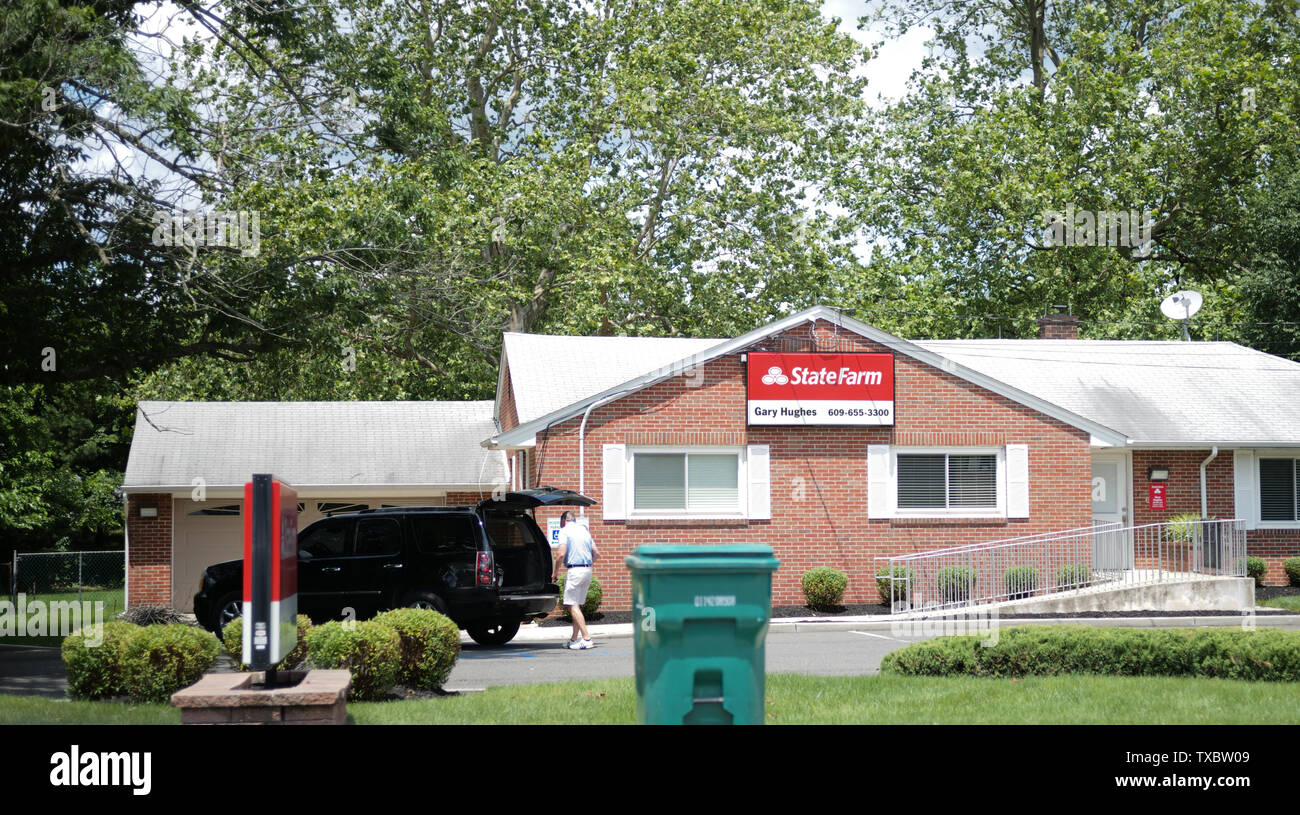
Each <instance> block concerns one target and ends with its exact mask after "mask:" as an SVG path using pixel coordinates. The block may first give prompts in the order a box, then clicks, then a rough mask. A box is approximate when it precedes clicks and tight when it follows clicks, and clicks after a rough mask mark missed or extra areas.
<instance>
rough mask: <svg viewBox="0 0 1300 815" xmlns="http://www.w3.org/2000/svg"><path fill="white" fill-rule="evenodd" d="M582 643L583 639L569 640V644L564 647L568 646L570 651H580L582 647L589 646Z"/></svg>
mask: <svg viewBox="0 0 1300 815" xmlns="http://www.w3.org/2000/svg"><path fill="white" fill-rule="evenodd" d="M582 643H583V640H569V644H568V645H566V646H564V647H565V648H568V649H569V650H570V651H581V650H582V649H584V648H590V647H591V646H589V645H583V644H582Z"/></svg>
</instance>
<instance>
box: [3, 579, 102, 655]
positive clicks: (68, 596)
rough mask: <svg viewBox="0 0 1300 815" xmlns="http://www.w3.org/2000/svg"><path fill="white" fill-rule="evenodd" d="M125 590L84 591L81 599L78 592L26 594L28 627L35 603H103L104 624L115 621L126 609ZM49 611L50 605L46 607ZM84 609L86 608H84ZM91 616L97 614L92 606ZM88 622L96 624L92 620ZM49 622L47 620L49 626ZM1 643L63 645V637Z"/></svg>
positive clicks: (17, 638)
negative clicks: (32, 606)
mask: <svg viewBox="0 0 1300 815" xmlns="http://www.w3.org/2000/svg"><path fill="white" fill-rule="evenodd" d="M13 599H14V598H12V597H7V596H5V597H0V600H8V601H10V602H13ZM125 599H126V596H125V590H124V589H120V588H119V589H96V590H94V591H83V592H81V595H80V597H78V595H77V592H75V591H70V592H45V593H41V594H24V602H25V603H26V606H27V608H28V614H27V618H28V625H30V624H31V621H32V618H33V615H32V613H31V604H32V603H33V602H35V601H38V600H39V601H41V602H43V603H46V604H48V603H76V602H78V601H80V602H83V603H103V604H104V607H103V608H104V622H108V621H109V620H112V619H114V618H115V617H116V616H117V615H118V614H121V613H122V611H124V610H125V608H126V603H125ZM46 608H47V609H48V605H47V606H46ZM83 608H84V607H83ZM91 614H92V615H94V614H95V607H94V606H91ZM86 622H94V618H93V616H92V618H91V619H90V620H88V621H86ZM48 624H49V620H48V618H47V625H48ZM0 643H2V644H4V645H56V646H57V645H62V644H63V637H61V636H26V637H17V636H13V637H0Z"/></svg>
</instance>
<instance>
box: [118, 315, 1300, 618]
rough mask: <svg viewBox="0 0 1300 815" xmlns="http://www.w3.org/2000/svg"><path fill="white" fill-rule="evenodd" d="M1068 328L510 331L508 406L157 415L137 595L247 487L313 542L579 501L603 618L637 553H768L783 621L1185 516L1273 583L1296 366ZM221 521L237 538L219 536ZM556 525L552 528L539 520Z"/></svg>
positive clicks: (1294, 437)
mask: <svg viewBox="0 0 1300 815" xmlns="http://www.w3.org/2000/svg"><path fill="white" fill-rule="evenodd" d="M1076 325H1077V324H1076V323H1075V322H1074V320H1073V318H1070V317H1069V316H1067V315H1052V316H1051V317H1050V318H1045V320H1044V326H1043V329H1044V333H1043V336H1044V337H1050V339H1040V340H953V341H907V340H902V339H899V338H897V337H893V336H891V335H889V334H886V333H884V332H882V331H879V330H877V329H874V328H872V327H870V326H868V325H865V324H863V323H861V322H859V321H857V320H854V319H851V318H848V317H845V316H843V315H841V314H840V313H839V312H837V311H835V310H833V309H829V308H825V307H817V308H813V309H809V310H806V311H803V312H800V313H798V314H795V315H792V316H790V317H787V318H784V319H781V320H778V321H776V322H774V323H771V324H770V325H767V326H763V327H761V328H758V329H756V330H754V331H752V332H750V333H748V334H745V335H744V336H741V337H736V338H730V339H728V338H719V339H660V338H633V337H560V336H543V335H527V334H515V333H510V334H507V335H505V338H504V342H503V349H502V356H501V367H500V373H499V379H498V387H497V398H496V400H495V402H487V403H477V402H476V403H305V404H304V403H299V404H294V403H287V404H284V405H278V406H277V405H268V404H265V403H261V404H251V405H239V404H234V403H207V404H206V405H205V404H204V403H170V404H162V403H146V404H142V405H141V419H140V421H139V422H138V423H137V428H136V438H135V439H134V440H133V442H132V453H131V461H130V463H129V464H128V468H127V478H126V485H125V487H124V490H125V491H126V492H127V494H128V503H127V514H128V562H129V568H128V601H129V602H132V603H136V602H145V601H146V600H147V601H151V602H172V603H174V604H175V605H177V606H178V607H184V605H185V604H187V603H188V602H189V599H190V596H192V594H193V587H192V586H191V585H190V584H192V583H193V584H197V577H198V572H197V571H196V570H197V569H201V568H202V566H203V565H205V564H206V563H211V562H216V561H217V560H221V559H226V558H228V557H237V556H238V547H239V538H238V531H237V526H235V524H236V523H237V520H238V514H239V510H240V508H239V506H238V501H235V500H227V499H234V498H236V497H237V495H236V493H235V492H234V491H233V490H234V487H235V485H237V484H242V481H243V480H245V479H246V478H247V475H248V474H249V473H251V472H253V471H258V472H263V471H271V472H275V473H276V474H277V475H279V476H281V477H282V478H284V479H285V480H286V481H288V482H289V483H291V484H294V485H295V486H296V487H297V488H298V491H299V495H300V498H305V499H307V500H305V501H304V505H303V508H302V509H303V512H304V517H303V520H302V522H301V525H305V524H306V523H308V522H310V521H311V520H312V519H313V518H314V517H320V516H321V515H322V514H328V513H329V512H335V511H343V510H347V509H349V508H350V507H349V506H348V505H349V504H351V505H357V504H365V505H368V506H379V505H382V504H385V503H397V502H401V503H461V502H473V501H476V500H478V499H479V498H480V497H485V496H486V495H488V494H490V493H491V491H492V489H493V487H494V486H498V485H500V484H501V483H502V482H508V483H509V484H511V485H512V486H514V487H525V486H538V485H551V486H556V487H563V488H569V489H574V490H580V491H582V492H585V494H587V495H589V496H591V497H592V498H594V499H596V501H597V502H598V503H597V504H596V505H595V506H593V507H591V508H590V509H588V510H586V515H587V516H588V521H589V524H590V526H591V530H592V533H593V536H594V537H595V539H596V540H597V542H598V544H599V545H600V548H601V552H602V558H601V560H600V561H598V563H597V566H596V574H597V576H598V577H599V578H600V580H601V581H602V583H603V584H604V587H605V607H606V608H609V609H626V608H629V607H630V605H631V599H630V596H629V580H628V573H627V570H626V568H625V567H624V565H623V557H624V556H625V555H627V554H629V553H630V552H631V551H632V550H633V549H634V548H635V547H636V546H638V545H640V544H645V543H742V542H744V543H766V544H770V545H772V546H773V547H774V548H775V549H776V554H777V557H778V558H779V559H780V560H781V564H782V565H781V569H780V570H779V571H778V572H777V574H776V577H775V584H774V590H775V600H776V602H777V603H780V604H795V603H800V602H802V596H801V593H800V590H799V578H800V575H801V574H802V573H803V572H804V571H805V570H807V569H809V568H812V567H814V566H833V567H835V568H838V569H840V570H842V571H845V572H847V573H848V575H849V578H850V582H849V594H848V596H847V598H846V600H847V601H849V602H866V601H874V597H875V584H874V577H873V576H874V574H875V572H876V570H877V569H878V568H879V567H880V565H881V564H880V562H879V561H878V560H877V558H879V557H882V556H888V555H897V554H903V553H908V552H915V551H920V550H926V549H932V548H936V547H940V546H950V545H954V544H962V543H976V542H982V541H989V540H995V539H1002V538H1010V537H1014V536H1018V535H1024V534H1031V533H1040V532H1051V531H1054V530H1062V529H1070V528H1076V527H1080V526H1086V525H1088V524H1090V523H1093V522H1094V521H1105V522H1122V523H1124V524H1125V525H1135V524H1144V523H1155V522H1162V521H1165V520H1168V519H1169V518H1170V517H1172V516H1173V515H1175V514H1180V513H1197V514H1200V515H1206V516H1210V517H1218V518H1233V517H1237V518H1241V519H1243V521H1245V524H1246V526H1247V529H1248V530H1249V532H1248V547H1249V550H1250V553H1251V554H1258V555H1260V556H1262V557H1264V558H1265V559H1266V560H1267V561H1268V563H1269V572H1268V575H1267V577H1266V578H1265V582H1268V583H1281V582H1285V577H1284V576H1283V574H1282V571H1281V560H1282V559H1283V558H1284V557H1286V556H1290V555H1295V554H1300V514H1297V507H1298V504H1300V484H1298V483H1297V482H1300V478H1298V477H1297V461H1298V460H1300V414H1297V413H1296V412H1295V411H1294V409H1293V406H1294V405H1295V404H1296V403H1297V401H1300V365H1298V364H1296V363H1292V362H1289V361H1287V360H1283V359H1279V358H1277V357H1272V356H1269V355H1267V354H1262V353H1259V352H1256V351H1252V350H1250V349H1247V348H1243V347H1241V346H1237V345H1234V344H1231V343H1188V342H1129V341H1086V340H1078V339H1077V338H1076V337H1077V331H1076ZM212 405H216V406H217V407H212ZM277 411H278V412H277ZM160 416H161V418H159V417H160ZM160 427H164V428H167V429H168V430H174V429H176V428H180V429H181V430H188V431H189V432H188V434H187V433H177V432H164V431H163V430H160V429H159V428H160ZM285 428H296V430H294V431H293V433H292V438H291V439H288V440H282V441H273V439H275V438H277V434H278V433H279V432H280V430H283V429H285ZM277 429H278V430H277ZM272 430H275V431H276V432H271V431H272ZM272 447H273V448H274V449H271V448H272ZM208 473H211V474H213V475H212V476H211V477H208V476H207V475H205V474H208ZM196 477H205V478H207V479H208V480H207V482H206V483H207V484H208V493H207V500H206V501H205V502H203V503H201V504H200V503H199V502H195V501H194V500H193V496H192V495H191V493H192V490H193V489H194V487H193V483H192V482H193V479H194V478H196ZM213 479H215V480H213ZM227 482H229V483H227ZM1153 486H1154V487H1155V488H1157V489H1153ZM214 487H215V489H214ZM227 492H229V495H226V493H227ZM1157 494H1158V496H1159V497H1160V498H1161V500H1162V501H1163V507H1162V508H1153V507H1160V506H1161V500H1157V498H1156V497H1153V496H1155V495H1157ZM214 498H220V499H221V500H219V501H218V500H214ZM149 508H152V509H153V510H154V512H155V513H156V514H154V516H153V517H143V516H142V514H141V513H142V510H146V509H149ZM313 513H315V514H313ZM223 514H224V517H225V519H226V520H225V522H226V524H227V526H229V527H230V528H229V529H227V528H225V527H221V526H220V522H212V521H210V520H208V519H211V518H213V517H222V516H223ZM555 514H557V513H548V512H545V511H541V510H539V512H538V515H539V518H538V520H539V523H540V524H541V525H542V526H543V528H546V526H547V522H548V521H551V520H553V519H554V516H555ZM195 519H199V520H195ZM209 527H211V528H209ZM232 530H233V532H232Z"/></svg>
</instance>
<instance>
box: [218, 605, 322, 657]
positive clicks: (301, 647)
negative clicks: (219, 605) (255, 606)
mask: <svg viewBox="0 0 1300 815" xmlns="http://www.w3.org/2000/svg"><path fill="white" fill-rule="evenodd" d="M297 625H298V644H297V645H295V646H294V647H293V650H292V651H290V652H289V653H288V654H287V655H286V656H285V658H284V659H282V660H281V661H280V662H279V663H278V664H277V665H276V666H275V669H276V670H277V671H292V670H293V669H294V668H297V667H298V666H299V665H301V664H302V661H303V660H304V659H306V658H307V634H308V633H309V632H310V631H311V618H310V617H308V616H307V615H306V614H299V615H298V618H297ZM221 644H222V645H224V646H226V653H227V654H230V658H231V659H232V660H233V661H234V663H235V666H236V669H237V670H240V671H247V670H249V667H248V666H247V665H245V664H244V661H243V660H244V618H243V617H236V618H235V619H233V620H231V621H230V622H228V623H226V627H225V628H223V629H221Z"/></svg>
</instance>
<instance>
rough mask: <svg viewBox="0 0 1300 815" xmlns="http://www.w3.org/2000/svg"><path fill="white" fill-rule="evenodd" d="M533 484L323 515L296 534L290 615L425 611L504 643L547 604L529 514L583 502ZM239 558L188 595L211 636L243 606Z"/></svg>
mask: <svg viewBox="0 0 1300 815" xmlns="http://www.w3.org/2000/svg"><path fill="white" fill-rule="evenodd" d="M594 503H595V501H592V500H591V499H590V498H587V497H586V496H584V495H579V494H578V493H576V492H573V491H571V490H557V489H555V488H553V487H540V488H538V489H532V490H522V491H519V492H511V493H507V494H505V495H504V496H503V497H501V498H500V499H489V500H486V501H482V502H480V503H479V504H478V506H474V507H469V506H464V507H393V508H385V509H368V510H363V511H361V512H357V513H354V514H350V515H335V516H333V517H331V518H323V519H321V520H319V521H316V522H315V523H313V524H311V525H310V526H308V527H307V528H306V529H303V530H302V531H301V532H299V533H298V611H299V612H300V613H302V614H306V615H307V616H309V617H311V618H312V620H313V621H317V622H319V621H321V620H327V619H340V618H348V617H353V616H355V618H356V619H364V618H366V617H369V616H371V615H373V614H375V613H376V612H379V611H384V610H386V609H390V608H401V607H414V608H432V609H435V610H437V611H440V612H442V613H443V614H446V615H447V616H448V617H450V618H451V619H453V620H455V622H456V624H457V625H458V626H460V627H461V628H463V629H465V630H466V631H467V632H469V635H470V636H471V637H473V638H474V641H475V642H478V643H481V644H483V645H503V644H505V643H507V642H509V641H510V640H511V639H513V638H514V636H515V634H516V633H518V631H519V624H520V623H521V622H523V621H524V620H531V619H534V618H537V617H541V616H543V615H545V614H546V613H547V612H549V611H552V610H553V609H554V608H555V605H556V603H557V602H558V601H559V597H560V590H559V587H558V586H557V585H556V584H555V582H554V575H553V574H552V573H551V571H552V570H551V567H552V561H551V548H550V545H549V544H548V543H547V542H546V537H545V536H544V535H543V534H542V532H541V530H540V529H538V528H537V522H536V521H534V520H533V518H532V516H531V515H530V514H529V512H530V511H531V510H533V509H535V508H536V507H539V506H591V505H592V504H594ZM243 572H244V562H243V561H242V560H230V561H226V562H225V563H218V564H216V565H214V566H209V567H208V568H207V569H205V570H204V572H203V585H202V587H201V588H200V589H199V593H198V594H196V595H195V596H194V614H195V616H197V617H198V619H199V622H200V623H202V624H203V625H204V626H205V627H206V628H208V629H209V630H211V631H214V632H217V633H218V634H220V632H221V629H222V628H224V627H225V625H226V623H228V622H230V621H231V620H233V619H235V618H236V617H238V616H240V614H241V610H242V605H241V604H242V592H243Z"/></svg>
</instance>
